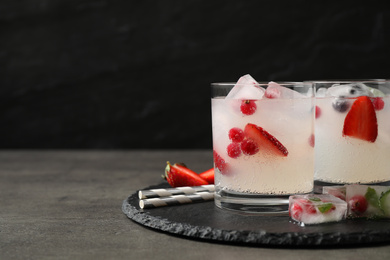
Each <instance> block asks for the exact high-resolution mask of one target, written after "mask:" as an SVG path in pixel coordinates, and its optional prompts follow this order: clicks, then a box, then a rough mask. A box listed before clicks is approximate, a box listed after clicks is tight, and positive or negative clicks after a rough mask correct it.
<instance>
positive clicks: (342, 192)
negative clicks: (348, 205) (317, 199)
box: [322, 185, 346, 200]
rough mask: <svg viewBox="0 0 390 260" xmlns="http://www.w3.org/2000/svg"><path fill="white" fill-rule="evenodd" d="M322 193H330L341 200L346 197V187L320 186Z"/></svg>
mask: <svg viewBox="0 0 390 260" xmlns="http://www.w3.org/2000/svg"><path fill="white" fill-rule="evenodd" d="M322 193H323V194H330V195H333V196H335V197H337V198H340V199H342V200H345V199H346V187H345V186H340V185H339V186H324V187H323V188H322Z"/></svg>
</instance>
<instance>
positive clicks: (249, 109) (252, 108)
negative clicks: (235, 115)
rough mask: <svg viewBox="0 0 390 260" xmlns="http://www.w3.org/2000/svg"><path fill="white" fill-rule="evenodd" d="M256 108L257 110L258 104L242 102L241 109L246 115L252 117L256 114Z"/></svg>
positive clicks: (248, 101) (247, 101)
mask: <svg viewBox="0 0 390 260" xmlns="http://www.w3.org/2000/svg"><path fill="white" fill-rule="evenodd" d="M256 108H257V106H256V103H255V101H253V100H242V101H241V106H240V109H241V112H242V113H243V114H244V115H247V116H250V115H252V114H253V113H255V112H256Z"/></svg>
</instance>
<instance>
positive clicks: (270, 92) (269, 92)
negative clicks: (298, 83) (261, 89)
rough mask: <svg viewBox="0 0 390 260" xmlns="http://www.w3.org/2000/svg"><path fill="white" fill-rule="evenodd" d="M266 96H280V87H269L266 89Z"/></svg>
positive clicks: (272, 97)
mask: <svg viewBox="0 0 390 260" xmlns="http://www.w3.org/2000/svg"><path fill="white" fill-rule="evenodd" d="M264 96H265V97H266V98H271V99H274V98H279V97H280V91H279V89H276V88H267V89H266V90H265V93H264Z"/></svg>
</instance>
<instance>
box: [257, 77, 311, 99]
mask: <svg viewBox="0 0 390 260" xmlns="http://www.w3.org/2000/svg"><path fill="white" fill-rule="evenodd" d="M264 95H265V97H266V98H299V97H305V95H303V94H301V93H299V92H298V91H295V90H292V89H289V88H287V87H283V86H281V85H280V84H278V83H276V82H273V81H270V82H269V83H268V87H267V89H266V90H265V94H264Z"/></svg>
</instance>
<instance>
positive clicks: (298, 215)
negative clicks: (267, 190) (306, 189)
mask: <svg viewBox="0 0 390 260" xmlns="http://www.w3.org/2000/svg"><path fill="white" fill-rule="evenodd" d="M289 214H290V217H291V218H292V219H293V220H295V221H297V222H299V223H301V224H305V225H306V224H319V223H325V222H335V221H341V220H343V219H345V218H346V214H347V202H345V201H343V200H341V199H339V198H337V197H335V196H333V195H330V194H306V195H292V196H290V197H289Z"/></svg>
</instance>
